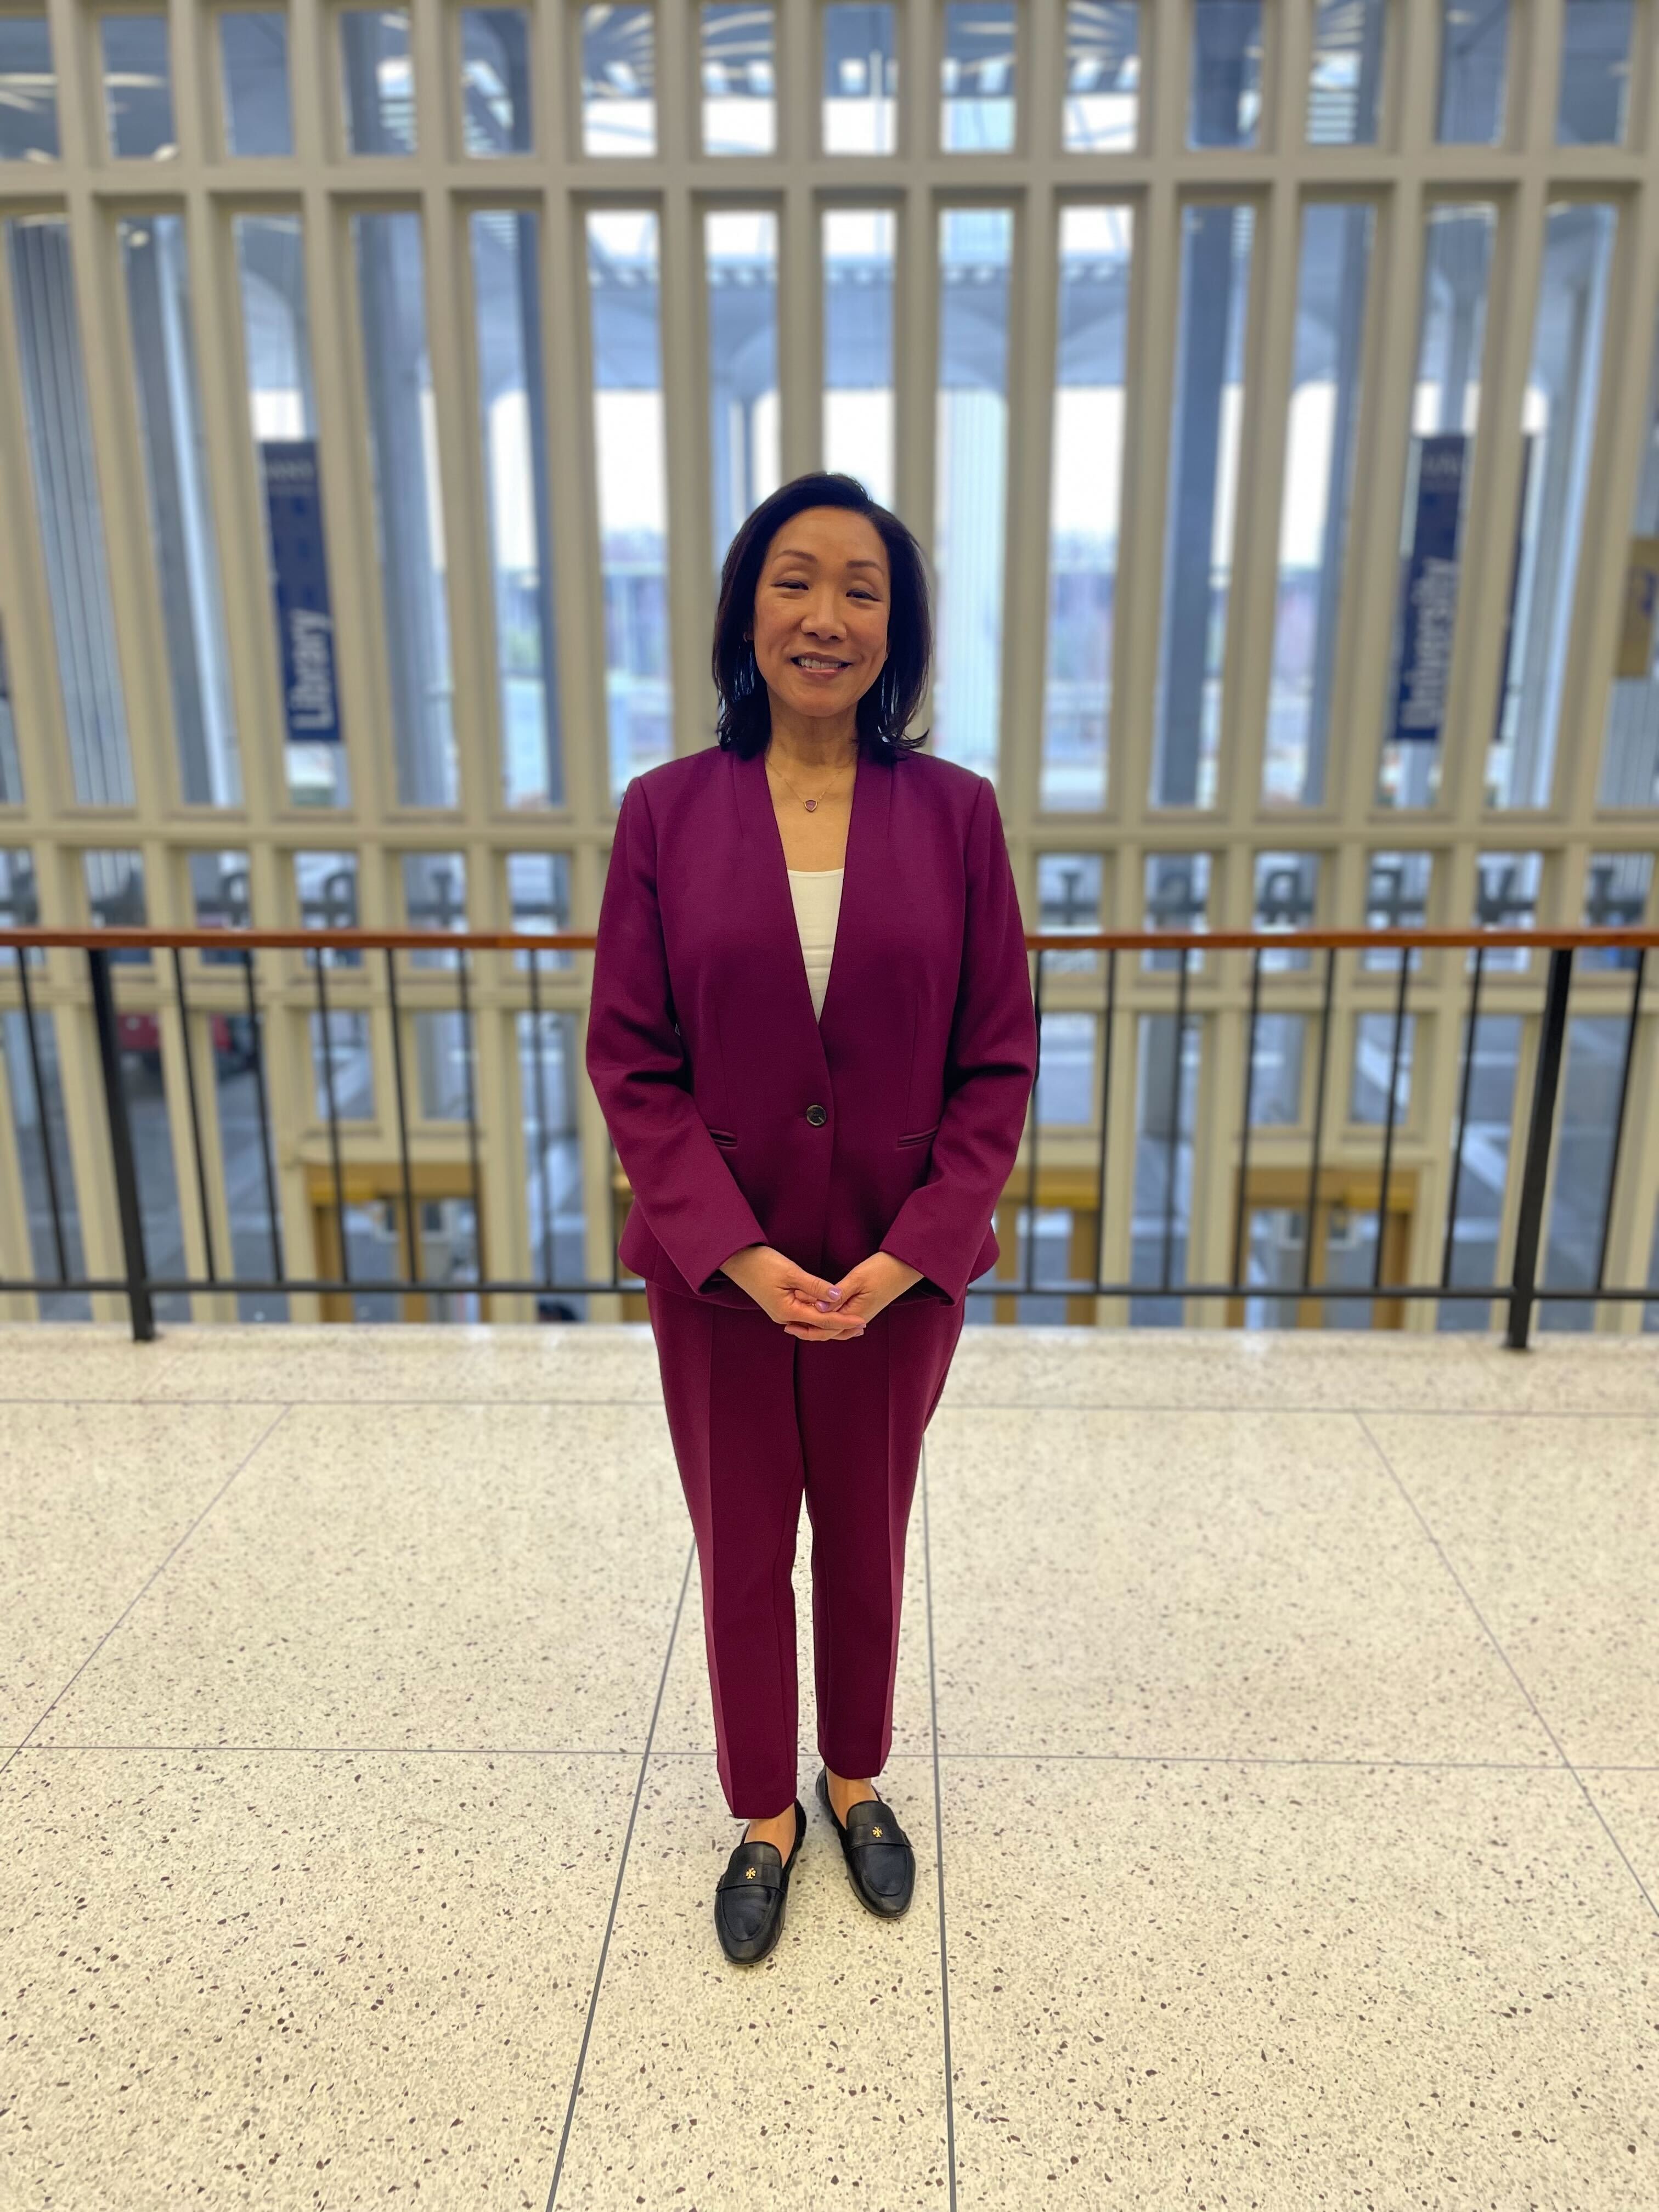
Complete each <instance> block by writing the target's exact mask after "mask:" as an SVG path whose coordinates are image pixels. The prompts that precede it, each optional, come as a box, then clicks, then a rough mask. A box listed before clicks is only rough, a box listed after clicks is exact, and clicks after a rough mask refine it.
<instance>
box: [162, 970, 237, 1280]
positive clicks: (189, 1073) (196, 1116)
mask: <svg viewBox="0 0 1659 2212" xmlns="http://www.w3.org/2000/svg"><path fill="white" fill-rule="evenodd" d="M173 994H174V995H175V997H176V998H177V1000H178V1001H179V1035H180V1036H181V1038H182V1040H183V1043H184V1053H185V1098H186V1100H187V1101H188V1103H189V1106H190V1142H191V1150H192V1151H193V1152H194V1153H195V1155H196V1196H197V1202H198V1203H199V1205H200V1206H201V1209H202V1250H203V1252H204V1255H205V1256H206V1259H207V1273H208V1280H209V1282H210V1283H213V1284H216V1283H217V1282H218V1280H219V1271H218V1269H217V1268H216V1267H215V1266H214V1264H213V1212H212V1209H211V1207H210V1206H209V1204H208V1179H207V1163H206V1161H205V1160H204V1158H203V1156H202V1115H201V1108H200V1105H199V1103H198V1102H197V1097H196V1055H195V1054H194V1053H193V1052H192V1051H191V1048H190V1001H189V1000H188V999H187V998H186V997H185V963H184V957H183V955H182V954H181V953H180V952H179V948H178V946H177V945H174V946H173ZM209 1042H210V1043H211V1038H210V1040H209ZM235 1272H236V1268H235V1262H234V1260H233V1261H232V1263H231V1273H233V1274H234V1273H235Z"/></svg>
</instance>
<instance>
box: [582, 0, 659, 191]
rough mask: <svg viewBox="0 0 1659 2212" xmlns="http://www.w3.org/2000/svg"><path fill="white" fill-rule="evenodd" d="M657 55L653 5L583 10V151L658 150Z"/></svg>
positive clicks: (639, 151) (599, 152)
mask: <svg viewBox="0 0 1659 2212" xmlns="http://www.w3.org/2000/svg"><path fill="white" fill-rule="evenodd" d="M656 150H657V54H656V46H655V44H654V29H653V23H652V18H651V10H650V9H649V8H611V7H598V8H584V9H582V151H583V153H584V154H635V155H641V154H654V153H655V152H656Z"/></svg>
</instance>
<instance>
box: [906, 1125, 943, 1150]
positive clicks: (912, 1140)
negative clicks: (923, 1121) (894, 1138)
mask: <svg viewBox="0 0 1659 2212" xmlns="http://www.w3.org/2000/svg"><path fill="white" fill-rule="evenodd" d="M938 1134H939V1123H938V1122H937V1121H935V1122H934V1123H933V1127H932V1128H929V1129H912V1130H911V1132H910V1133H909V1135H908V1137H901V1138H900V1139H898V1141H899V1143H900V1144H901V1145H925V1144H926V1143H927V1139H929V1137H934V1136H937V1135H938Z"/></svg>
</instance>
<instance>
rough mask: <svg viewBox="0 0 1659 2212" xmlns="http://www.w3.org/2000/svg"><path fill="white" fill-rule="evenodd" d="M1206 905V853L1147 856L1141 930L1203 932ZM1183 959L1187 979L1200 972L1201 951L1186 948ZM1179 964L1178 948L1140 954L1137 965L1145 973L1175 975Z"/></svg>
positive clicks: (1208, 860)
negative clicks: (1162, 972)
mask: <svg viewBox="0 0 1659 2212" xmlns="http://www.w3.org/2000/svg"><path fill="white" fill-rule="evenodd" d="M1209 904H1210V856H1209V854H1207V853H1149V854H1147V856H1146V912H1145V915H1144V916H1143V919H1142V921H1141V927H1142V928H1143V929H1173V930H1181V931H1188V932H1189V931H1194V930H1200V929H1207V928H1208V927H1209V922H1208V919H1207V916H1208V912H1209ZM1186 959H1187V973H1188V975H1189V976H1191V975H1200V974H1201V973H1202V971H1203V967H1204V956H1203V954H1202V953H1201V952H1195V951H1193V949H1192V948H1191V947H1190V946H1188V949H1187V954H1186ZM1181 961H1182V954H1181V951H1180V950H1179V949H1177V950H1176V951H1171V952H1143V953H1142V954H1141V956H1140V964H1141V966H1142V968H1143V969H1146V971H1147V972H1148V973H1149V974H1151V973H1152V972H1153V971H1154V970H1158V971H1167V972H1168V973H1170V974H1171V975H1173V974H1176V973H1177V972H1178V971H1179V969H1180V967H1181Z"/></svg>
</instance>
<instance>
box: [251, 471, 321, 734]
mask: <svg viewBox="0 0 1659 2212" xmlns="http://www.w3.org/2000/svg"><path fill="white" fill-rule="evenodd" d="M259 458H260V460H261V462H262V464H263V465H264V479H265V512H266V514H267V516H268V517H269V520H270V567H271V574H272V576H273V578H274V580H275V582H276V635H277V638H278V641H279V642H280V644H281V647H282V654H283V713H284V714H285V716H286V718H287V721H288V738H289V744H304V745H337V744H339V743H340V697H339V691H338V689H337V685H336V684H335V680H334V617H333V616H332V615H331V612H330V611H329V604H328V564H327V559H326V556H325V552H324V549H323V503H322V491H321V487H320V486H319V483H318V477H317V441H316V440H315V439H314V438H276V439H271V438H267V439H264V440H263V441H261V443H260V447H259Z"/></svg>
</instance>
